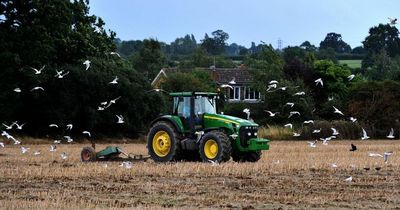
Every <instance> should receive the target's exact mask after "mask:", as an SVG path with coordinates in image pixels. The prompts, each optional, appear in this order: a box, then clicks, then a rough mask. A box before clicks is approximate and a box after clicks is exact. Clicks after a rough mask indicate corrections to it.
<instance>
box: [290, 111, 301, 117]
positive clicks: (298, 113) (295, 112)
mask: <svg viewBox="0 0 400 210" xmlns="http://www.w3.org/2000/svg"><path fill="white" fill-rule="evenodd" d="M296 114H297V115H299V116H300V112H298V111H291V112H289V117H288V118H291V117H292V116H293V115H296Z"/></svg>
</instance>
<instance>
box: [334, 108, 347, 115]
mask: <svg viewBox="0 0 400 210" xmlns="http://www.w3.org/2000/svg"><path fill="white" fill-rule="evenodd" d="M332 107H333V108H334V109H335V111H334V112H333V113H337V114H340V115H344V114H343V112H342V111H340V110H339V109H337V108H336V107H335V106H332Z"/></svg>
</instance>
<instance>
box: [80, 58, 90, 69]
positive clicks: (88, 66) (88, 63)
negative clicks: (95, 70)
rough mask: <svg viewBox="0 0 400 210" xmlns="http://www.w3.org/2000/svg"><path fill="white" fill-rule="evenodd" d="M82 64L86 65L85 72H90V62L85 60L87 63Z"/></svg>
mask: <svg viewBox="0 0 400 210" xmlns="http://www.w3.org/2000/svg"><path fill="white" fill-rule="evenodd" d="M82 64H84V65H85V66H86V69H85V70H88V69H89V68H90V61H89V60H85V62H83V63H82Z"/></svg>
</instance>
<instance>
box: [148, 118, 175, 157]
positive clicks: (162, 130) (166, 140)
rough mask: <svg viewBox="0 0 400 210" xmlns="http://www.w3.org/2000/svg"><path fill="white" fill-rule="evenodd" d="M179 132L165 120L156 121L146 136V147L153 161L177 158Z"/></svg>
mask: <svg viewBox="0 0 400 210" xmlns="http://www.w3.org/2000/svg"><path fill="white" fill-rule="evenodd" d="M178 136H179V134H178V133H177V132H176V131H175V129H174V127H173V126H172V125H171V124H170V123H167V122H163V121H161V122H157V123H155V124H154V125H153V127H152V128H151V129H150V132H149V135H148V137H147V149H148V151H149V155H150V157H151V158H152V159H153V160H154V161H155V162H169V161H174V160H178V157H179V155H180V145H179V139H178Z"/></svg>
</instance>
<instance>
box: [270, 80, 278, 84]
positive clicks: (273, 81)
mask: <svg viewBox="0 0 400 210" xmlns="http://www.w3.org/2000/svg"><path fill="white" fill-rule="evenodd" d="M278 83H279V82H278V81H276V80H271V81H269V83H268V84H270V85H272V84H278Z"/></svg>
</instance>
